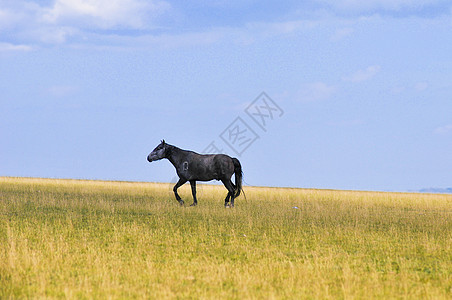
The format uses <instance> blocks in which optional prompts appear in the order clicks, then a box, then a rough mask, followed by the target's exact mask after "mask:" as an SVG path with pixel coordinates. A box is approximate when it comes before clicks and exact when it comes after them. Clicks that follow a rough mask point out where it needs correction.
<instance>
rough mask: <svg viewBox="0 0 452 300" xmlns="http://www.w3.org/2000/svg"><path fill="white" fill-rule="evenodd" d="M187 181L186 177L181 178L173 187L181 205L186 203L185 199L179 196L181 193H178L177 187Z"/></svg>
mask: <svg viewBox="0 0 452 300" xmlns="http://www.w3.org/2000/svg"><path fill="white" fill-rule="evenodd" d="M186 182H187V180H186V179H182V178H179V181H178V182H177V183H176V185H175V186H174V187H173V192H174V195H175V196H176V200H177V201H179V204H180V205H184V200H182V199H181V197H180V196H179V194H178V193H177V189H178V188H179V187H180V186H181V185H183V184H184V183H186Z"/></svg>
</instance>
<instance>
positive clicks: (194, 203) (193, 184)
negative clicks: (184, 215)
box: [190, 180, 198, 206]
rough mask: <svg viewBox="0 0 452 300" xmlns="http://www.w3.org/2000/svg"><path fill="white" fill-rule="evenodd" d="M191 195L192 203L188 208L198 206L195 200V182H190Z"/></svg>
mask: <svg viewBox="0 0 452 300" xmlns="http://www.w3.org/2000/svg"><path fill="white" fill-rule="evenodd" d="M190 185H191V194H192V195H193V203H192V204H191V205H190V206H196V205H198V200H197V199H196V181H195V180H190Z"/></svg>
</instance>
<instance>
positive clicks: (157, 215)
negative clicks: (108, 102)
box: [0, 177, 452, 299]
mask: <svg viewBox="0 0 452 300" xmlns="http://www.w3.org/2000/svg"><path fill="white" fill-rule="evenodd" d="M245 192H246V196H247V199H244V198H243V197H242V196H241V197H240V198H238V199H237V200H236V207H235V208H234V209H225V208H224V207H223V199H224V197H225V193H226V190H225V189H224V188H223V187H220V186H208V185H204V186H202V188H200V191H199V192H198V195H199V205H198V206H197V207H179V206H178V205H177V202H176V201H175V200H174V198H173V196H172V195H171V192H170V186H169V184H159V183H125V182H101V181H77V180H51V179H25V178H2V177H0V298H1V299H4V298H19V297H40V298H41V297H50V298H54V297H56V298H60V297H61V298H154V299H161V298H181V299H219V298H224V299H244V298H248V299H272V298H274V299H304V298H322V299H324V298H331V299H351V298H382V299H383V298H384V299H387V298H412V299H420V298H422V299H451V298H452V195H433V194H429V195H427V194H408V193H407V194H404V193H377V192H352V191H328V190H309V189H286V188H258V187H245ZM180 194H181V196H182V198H183V199H185V200H186V203H188V204H189V203H191V195H190V188H189V185H185V186H184V187H183V188H181V193H180ZM294 207H296V208H294Z"/></svg>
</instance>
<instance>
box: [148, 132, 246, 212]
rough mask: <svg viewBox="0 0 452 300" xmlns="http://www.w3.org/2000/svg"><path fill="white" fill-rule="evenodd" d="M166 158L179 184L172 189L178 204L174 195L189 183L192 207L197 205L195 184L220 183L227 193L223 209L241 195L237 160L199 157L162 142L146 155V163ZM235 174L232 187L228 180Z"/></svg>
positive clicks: (239, 171)
mask: <svg viewBox="0 0 452 300" xmlns="http://www.w3.org/2000/svg"><path fill="white" fill-rule="evenodd" d="M162 158H167V159H168V160H169V161H170V162H171V163H172V164H173V166H174V167H175V168H176V172H177V175H178V176H179V181H178V182H177V183H176V185H175V186H174V188H173V191H174V195H175V196H176V200H177V201H179V203H180V204H181V205H183V204H184V201H183V200H182V199H181V198H180V196H179V194H178V193H177V189H178V188H179V187H180V186H181V185H183V184H184V183H186V182H187V181H190V185H191V192H192V194H193V204H191V206H195V205H197V204H198V200H197V199H196V181H209V180H213V179H216V180H221V182H223V184H224V186H225V187H226V189H227V190H228V194H227V196H226V199H224V206H225V207H227V206H229V200H231V204H230V205H231V207H233V206H234V199H235V198H237V197H238V196H239V195H240V191H243V189H242V166H241V165H240V162H239V160H238V159H237V158H231V157H229V156H227V155H225V154H206V155H202V154H198V153H196V152H193V151H188V150H182V149H179V148H177V147H175V146H172V145H169V144H167V143H165V140H163V141H162V142H161V143H160V144H159V145H158V146H157V147H156V148H155V149H154V150H153V151H152V152H151V153H150V154H149V155H148V161H149V162H153V161H156V160H160V159H162ZM234 173H235V184H233V183H232V181H231V177H232V174H234Z"/></svg>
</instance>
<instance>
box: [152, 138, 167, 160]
mask: <svg viewBox="0 0 452 300" xmlns="http://www.w3.org/2000/svg"><path fill="white" fill-rule="evenodd" d="M168 150H169V145H168V144H166V143H165V140H163V141H161V142H160V144H159V145H158V146H157V147H155V149H154V150H152V152H151V153H149V155H148V161H149V162H153V161H156V160H160V159H162V158H166V157H167V156H168V152H169V151H168Z"/></svg>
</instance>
